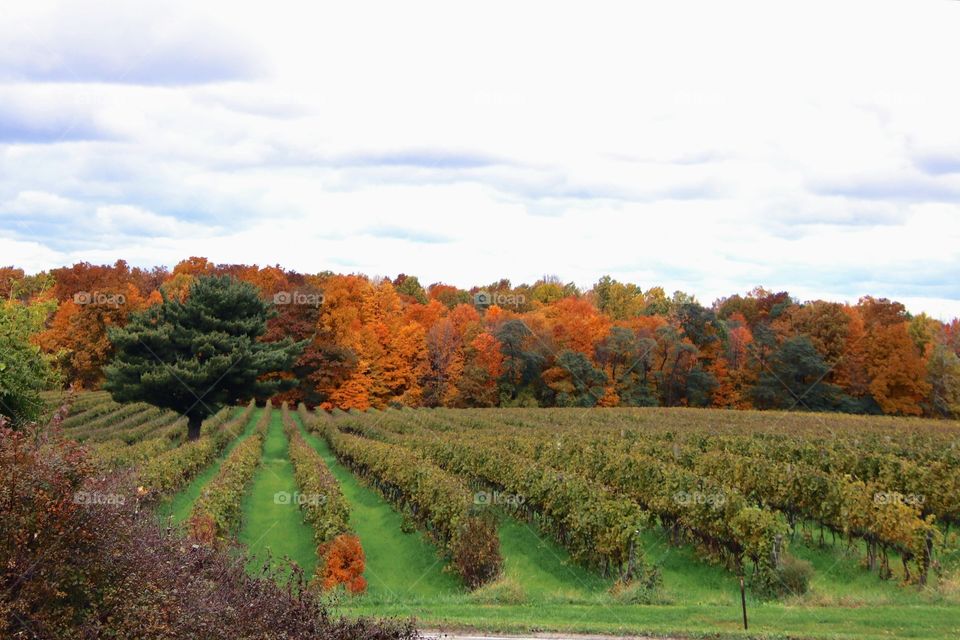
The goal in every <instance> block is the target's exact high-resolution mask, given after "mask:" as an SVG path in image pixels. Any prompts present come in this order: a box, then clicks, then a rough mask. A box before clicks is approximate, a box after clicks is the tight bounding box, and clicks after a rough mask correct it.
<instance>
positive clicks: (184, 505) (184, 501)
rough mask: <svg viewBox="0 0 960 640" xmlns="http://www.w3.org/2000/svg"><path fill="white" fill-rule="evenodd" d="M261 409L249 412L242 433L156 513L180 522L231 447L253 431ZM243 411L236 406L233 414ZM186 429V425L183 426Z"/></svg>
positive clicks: (215, 474)
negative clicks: (249, 414) (248, 417)
mask: <svg viewBox="0 0 960 640" xmlns="http://www.w3.org/2000/svg"><path fill="white" fill-rule="evenodd" d="M261 411H262V410H261V409H258V410H256V411H254V412H253V414H251V416H250V419H249V420H247V424H246V425H245V427H244V430H243V434H241V435H240V437H238V438H234V439H233V440H232V441H231V442H230V444H228V445H227V446H226V448H225V449H224V450H223V453H221V454H220V456H218V457H217V459H216V460H214V462H213V464H211V465H209V466H208V467H207V468H206V469H204V470H203V471H201V472H200V473H198V474H197V475H196V476H195V477H194V478H193V480H191V481H190V482H189V484H187V486H185V487H184V488H183V489H181V490H180V491H178V492H177V493H175V494H173V497H172V498H171V499H169V500H165V501H163V502H162V503H160V505H159V506H158V507H157V513H158V514H159V515H160V516H162V517H164V518H172V521H173V523H174V524H177V525H179V524H181V523H183V521H184V520H186V519H187V517H188V516H189V515H190V510H191V509H193V503H194V502H196V501H197V498H199V497H200V494H201V493H202V492H203V489H204V487H206V486H207V483H209V482H210V481H211V480H213V479H214V478H215V477H216V476H217V473H218V472H219V471H220V465H221V464H223V461H224V460H225V459H226V458H227V456H228V455H230V452H231V451H233V448H234V447H236V446H237V445H238V444H240V443H241V442H242V441H243V440H245V439H246V438H247V437H248V436H249V435H250V434H251V433H253V428H254V427H255V426H256V424H257V420H259V419H260V412H261ZM241 413H243V409H242V408H238V409H237V412H236V414H235V415H240V414H241ZM184 430H186V426H184Z"/></svg>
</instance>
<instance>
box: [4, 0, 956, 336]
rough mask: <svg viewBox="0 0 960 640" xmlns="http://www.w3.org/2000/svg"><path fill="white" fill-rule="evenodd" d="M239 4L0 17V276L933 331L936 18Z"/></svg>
mask: <svg viewBox="0 0 960 640" xmlns="http://www.w3.org/2000/svg"><path fill="white" fill-rule="evenodd" d="M238 4H240V3H236V2H222V3H215V2H196V1H192V2H188V3H183V4H181V5H179V6H178V5H177V3H171V2H169V1H167V2H162V3H160V2H157V3H140V2H131V1H123V2H120V1H117V2H86V1H70V2H62V3H48V2H40V1H38V0H30V1H29V2H27V1H22V0H7V1H5V2H4V4H3V11H2V13H3V17H2V20H0V263H2V264H11V263H13V264H17V265H19V266H22V267H24V268H26V269H28V270H30V271H36V270H41V269H46V268H50V267H54V266H59V265H63V264H71V263H73V262H76V261H79V260H87V261H92V262H97V263H103V262H113V261H114V260H116V259H117V258H124V259H126V260H128V261H129V262H131V263H132V264H137V265H144V266H148V265H155V264H167V265H172V264H174V263H176V262H177V261H178V260H180V259H182V258H185V257H187V256H190V255H204V256H207V257H209V258H211V259H212V260H214V261H216V262H245V263H258V264H274V263H280V264H282V265H283V266H286V267H289V268H293V269H297V270H300V271H308V272H316V271H321V270H324V269H330V270H333V271H337V272H362V273H367V274H370V275H395V274H397V273H399V272H405V273H413V274H417V275H419V276H420V279H421V281H422V282H424V283H430V282H434V281H437V280H443V281H446V282H449V283H452V284H457V285H460V286H469V285H473V284H483V283H487V282H491V281H493V280H495V279H499V278H501V277H506V278H510V279H511V280H512V281H513V282H515V283H519V282H524V281H527V282H532V281H533V280H535V279H537V278H539V277H541V276H542V275H545V274H556V275H558V276H560V277H561V278H562V279H563V280H565V281H571V280H572V281H575V282H577V283H578V284H580V285H583V286H589V285H590V284H592V283H593V282H595V281H596V280H597V278H598V277H599V276H601V275H603V274H610V275H613V276H614V277H616V278H618V279H620V280H629V281H632V282H636V283H638V284H640V285H641V286H643V287H644V288H647V287H650V286H653V285H661V286H664V288H666V289H667V290H668V291H673V290H674V289H683V290H686V291H689V292H691V293H694V294H696V295H697V296H698V298H699V299H701V300H703V301H705V302H710V301H712V300H713V299H714V298H715V297H717V296H719V295H725V294H729V293H733V292H737V291H746V290H748V289H750V288H752V287H753V286H754V285H757V284H763V285H765V286H767V287H768V288H772V289H776V290H783V289H786V290H788V291H790V292H791V293H793V294H794V295H795V296H797V297H799V298H801V299H811V298H825V299H832V300H856V299H857V298H858V297H859V296H861V295H864V294H873V295H876V296H885V297H891V298H896V299H899V300H901V301H904V302H906V303H907V305H908V307H909V308H910V309H911V310H913V311H915V312H919V311H927V312H928V313H930V314H932V315H934V316H936V317H940V318H947V317H953V316H955V315H960V82H958V79H957V78H958V75H957V74H958V71H957V65H958V63H960V38H958V37H957V34H958V33H960V2H949V1H946V0H903V1H900V2H884V1H879V0H868V1H867V2H856V1H852V0H844V1H837V0H832V1H831V2H824V3H820V2H811V1H807V2H800V3H797V2H792V3H787V2H773V1H770V0H764V1H762V2H756V3H746V2H731V1H729V0H728V1H727V2H685V1H679V2H669V3H665V2H658V3H653V2H651V3H638V2H625V3H604V2H598V1H591V2H581V3H576V4H573V3H558V2H545V3H536V2H523V3H518V2H490V1H487V2H482V3H471V4H470V5H466V4H461V3H455V2H450V1H443V2H437V3H435V4H434V3H397V2H390V3H383V4H380V3H376V4H374V3H367V2H356V1H354V2H349V3H336V4H337V5H339V6H337V7H333V6H320V3H316V2H302V3H299V2H282V3H256V5H257V6H256V7H247V8H244V7H241V6H238ZM248 4H250V5H253V4H254V3H248ZM330 4H331V5H333V4H334V3H330ZM198 5H200V6H202V8H198Z"/></svg>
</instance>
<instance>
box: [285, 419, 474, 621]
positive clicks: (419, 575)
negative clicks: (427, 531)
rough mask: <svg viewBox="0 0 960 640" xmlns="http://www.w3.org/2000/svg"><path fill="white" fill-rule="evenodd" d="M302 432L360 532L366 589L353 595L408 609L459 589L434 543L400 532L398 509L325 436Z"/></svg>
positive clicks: (356, 529)
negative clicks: (357, 473)
mask: <svg viewBox="0 0 960 640" xmlns="http://www.w3.org/2000/svg"><path fill="white" fill-rule="evenodd" d="M297 419H298V420H299V418H297ZM301 432H302V433H303V435H304V437H305V438H306V440H307V442H309V443H310V444H311V445H312V446H313V447H314V449H316V451H317V453H319V454H320V456H321V457H322V458H323V460H324V462H326V463H327V466H328V467H329V468H330V471H331V472H332V473H333V475H334V476H335V477H336V478H337V480H338V481H339V482H340V488H341V490H342V491H343V494H344V496H345V497H346V498H347V500H348V501H349V502H350V526H351V528H353V530H354V532H355V533H356V534H357V535H358V536H359V537H360V542H361V544H362V545H363V551H364V553H365V554H366V558H367V569H366V571H365V572H364V577H366V579H367V584H368V587H367V594H366V595H365V596H363V597H362V598H356V599H355V600H364V601H366V602H370V603H373V602H377V603H386V602H393V603H404V604H403V605H401V606H402V607H403V608H404V609H405V610H406V611H407V615H409V613H410V610H409V609H408V608H406V605H407V604H411V603H416V602H423V601H426V600H429V599H431V598H437V597H441V598H442V597H445V596H450V595H452V594H457V593H460V592H462V591H463V588H462V587H461V586H460V582H459V580H458V579H457V577H456V575H454V574H452V573H449V572H445V571H444V562H443V560H442V559H441V558H440V556H439V554H438V552H437V549H436V547H434V546H433V545H432V544H430V542H429V541H427V540H426V539H425V538H424V536H423V534H422V533H420V532H419V531H415V532H412V533H404V532H403V531H402V530H401V524H402V517H401V516H400V514H398V513H397V512H396V511H394V510H393V509H392V508H391V506H390V504H389V503H387V502H386V501H385V500H384V499H383V498H382V497H380V495H379V494H377V493H376V492H375V491H373V490H372V489H370V488H368V487H365V486H363V485H362V484H361V483H360V481H359V480H358V479H357V478H356V477H355V476H354V475H353V473H351V472H350V470H349V469H347V468H345V467H344V466H343V465H341V464H340V463H339V462H337V459H336V457H335V456H334V455H333V452H332V451H330V448H329V446H328V445H327V443H326V441H324V440H323V439H322V438H318V437H316V436H314V435H313V434H311V433H308V432H307V431H305V430H303V429H302V426H301Z"/></svg>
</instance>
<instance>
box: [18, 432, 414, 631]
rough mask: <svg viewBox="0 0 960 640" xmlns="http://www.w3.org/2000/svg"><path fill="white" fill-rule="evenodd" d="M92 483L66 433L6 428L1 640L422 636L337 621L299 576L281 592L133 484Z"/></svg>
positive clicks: (395, 626) (397, 626)
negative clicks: (199, 539)
mask: <svg viewBox="0 0 960 640" xmlns="http://www.w3.org/2000/svg"><path fill="white" fill-rule="evenodd" d="M91 473H92V468H91V465H90V463H89V462H88V460H87V457H86V453H85V451H84V450H83V448H82V447H80V446H78V445H76V444H74V443H71V442H69V441H67V440H64V439H63V438H62V437H61V436H60V434H59V430H58V429H56V428H54V429H49V428H42V429H32V430H27V431H12V430H10V429H7V428H4V427H3V426H2V425H0V590H2V593H0V637H3V638H23V639H27V638H30V639H34V638H35V639H39V640H47V639H50V640H54V639H56V640H63V639H73V638H83V639H86V638H91V639H93V638H149V639H158V640H161V639H163V640H165V639H169V640H180V639H182V638H204V639H211V640H219V639H221V638H222V639H224V640H227V639H231V640H232V639H235V638H258V639H259V638H285V639H300V638H303V639H306V638H324V639H325V640H347V639H369V640H400V639H406V638H415V637H416V635H417V634H416V630H415V628H414V627H413V623H412V621H408V622H404V623H385V622H374V621H370V620H344V619H335V618H332V617H331V616H330V615H329V614H328V612H327V611H326V610H325V608H324V607H323V605H322V604H321V603H320V602H319V601H318V600H317V597H316V595H315V594H314V592H312V591H311V590H309V589H307V588H306V581H305V579H304V576H303V574H302V572H299V571H298V570H296V567H294V573H293V575H294V579H292V580H288V581H285V582H284V584H285V586H283V587H281V586H279V582H278V581H277V580H276V579H275V578H276V577H277V575H279V574H271V573H264V574H263V575H260V576H257V577H251V576H250V575H248V574H247V573H246V571H245V569H244V566H243V564H244V563H243V561H242V559H238V558H236V557H231V556H230V555H229V554H228V553H226V552H224V551H220V550H216V549H211V548H209V547H206V546H204V545H196V544H192V543H191V542H190V541H189V540H185V539H183V538H180V537H178V536H176V535H175V534H172V533H171V532H169V531H167V530H165V529H164V528H163V527H162V525H161V524H160V522H159V521H158V519H157V518H156V517H155V516H154V515H153V514H152V513H150V512H149V511H144V510H142V509H141V508H140V500H139V494H138V492H137V489H136V487H135V484H134V483H133V481H132V478H131V477H129V476H110V477H94V476H91V475H90V474H91ZM283 570H284V569H283V568H281V569H278V571H283Z"/></svg>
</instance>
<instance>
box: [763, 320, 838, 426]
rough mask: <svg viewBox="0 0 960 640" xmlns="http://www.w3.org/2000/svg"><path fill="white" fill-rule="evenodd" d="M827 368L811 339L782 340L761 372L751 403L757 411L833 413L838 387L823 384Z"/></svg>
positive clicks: (803, 337)
mask: <svg viewBox="0 0 960 640" xmlns="http://www.w3.org/2000/svg"><path fill="white" fill-rule="evenodd" d="M829 370H830V367H829V366H828V365H827V364H826V363H825V362H824V361H823V356H821V355H820V353H819V352H818V351H817V350H816V348H815V347H814V346H813V343H812V342H811V341H810V338H808V337H806V336H797V337H794V338H790V339H788V340H785V341H784V342H783V344H782V345H780V348H779V349H777V351H776V352H774V354H773V355H772V357H771V358H770V360H769V364H768V366H767V367H765V368H764V369H763V370H762V371H761V372H760V377H759V378H758V380H757V384H756V386H755V387H754V388H753V400H754V404H755V405H756V406H757V408H760V409H799V410H802V409H809V410H811V411H829V410H831V409H833V410H836V409H837V408H838V407H839V405H840V403H841V401H842V398H841V393H840V388H839V387H837V386H836V385H834V384H829V383H826V382H823V379H824V377H826V375H827V373H828V372H829Z"/></svg>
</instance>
